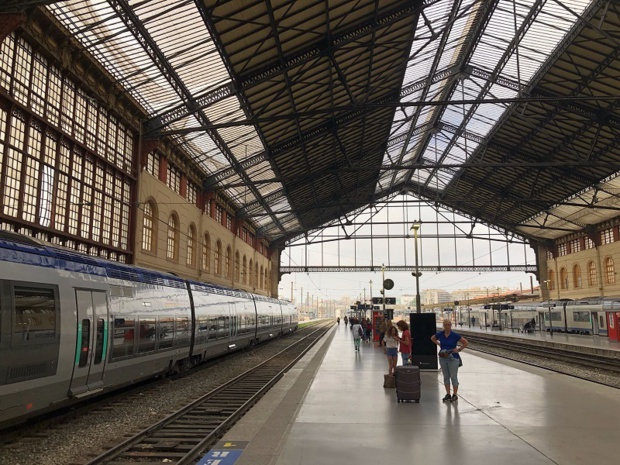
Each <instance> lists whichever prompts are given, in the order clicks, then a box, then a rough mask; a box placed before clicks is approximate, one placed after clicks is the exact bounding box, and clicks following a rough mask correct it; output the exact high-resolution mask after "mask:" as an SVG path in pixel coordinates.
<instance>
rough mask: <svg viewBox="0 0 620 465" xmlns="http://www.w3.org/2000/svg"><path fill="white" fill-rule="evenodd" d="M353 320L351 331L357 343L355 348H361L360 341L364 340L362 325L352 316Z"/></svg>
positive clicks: (354, 341) (354, 342)
mask: <svg viewBox="0 0 620 465" xmlns="http://www.w3.org/2000/svg"><path fill="white" fill-rule="evenodd" d="M351 321H352V322H353V326H352V327H351V331H353V344H354V345H355V350H357V351H359V350H360V342H361V341H362V333H363V331H362V325H361V324H359V322H358V321H357V319H355V320H354V319H353V318H351Z"/></svg>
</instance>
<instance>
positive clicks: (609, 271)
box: [605, 257, 616, 284]
mask: <svg viewBox="0 0 620 465" xmlns="http://www.w3.org/2000/svg"><path fill="white" fill-rule="evenodd" d="M605 276H606V278H607V284H614V283H615V282H616V272H615V271H614V260H613V258H611V257H607V258H606V259H605Z"/></svg>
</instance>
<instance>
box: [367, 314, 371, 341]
mask: <svg viewBox="0 0 620 465" xmlns="http://www.w3.org/2000/svg"><path fill="white" fill-rule="evenodd" d="M370 341H372V323H371V322H370V318H369V319H368V321H367V322H366V343H367V344H370Z"/></svg>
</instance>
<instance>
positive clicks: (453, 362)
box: [431, 319, 468, 402]
mask: <svg viewBox="0 0 620 465" xmlns="http://www.w3.org/2000/svg"><path fill="white" fill-rule="evenodd" d="M431 341H433V342H434V343H435V344H437V345H438V346H439V348H440V349H441V350H440V351H439V366H440V367H441V371H442V373H443V384H444V386H445V388H446V395H445V396H444V398H443V399H442V400H443V401H444V402H447V401H450V402H454V401H456V400H458V396H457V392H458V391H459V380H458V377H457V375H458V372H459V366H460V365H461V357H460V356H459V352H461V351H462V350H463V349H465V347H467V344H468V342H467V339H465V338H464V337H463V336H461V335H460V334H458V333H455V332H454V331H452V322H451V321H450V320H448V319H445V320H443V331H439V332H438V333H437V334H435V335H434V336H432V337H431ZM459 343H460V344H461V346H460V347H457V346H458V344H459ZM450 381H452V396H451V395H450Z"/></svg>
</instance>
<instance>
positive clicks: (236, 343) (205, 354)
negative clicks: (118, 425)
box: [0, 232, 297, 425]
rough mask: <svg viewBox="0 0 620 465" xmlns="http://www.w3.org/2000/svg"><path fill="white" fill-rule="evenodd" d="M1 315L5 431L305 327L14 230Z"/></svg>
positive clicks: (273, 305)
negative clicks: (13, 424)
mask: <svg viewBox="0 0 620 465" xmlns="http://www.w3.org/2000/svg"><path fill="white" fill-rule="evenodd" d="M0 308H1V313H0V425H6V423H7V422H9V421H12V420H15V419H20V420H21V419H24V418H26V417H28V416H32V415H34V414H37V413H40V412H43V411H46V410H51V409H53V408H55V407H57V406H60V405H63V404H67V403H70V402H74V401H76V400H78V399H80V398H84V397H89V396H95V395H97V394H99V393H101V392H103V391H108V390H111V389H115V388H118V387H120V386H123V385H127V384H130V383H134V382H136V381H139V380H142V379H145V378H150V377H153V376H156V375H160V374H164V373H168V372H175V371H180V370H182V369H187V368H190V367H192V366H193V365H195V364H197V363H200V362H201V361H203V360H205V359H207V358H210V357H214V356H217V355H220V354H222V353H226V352H228V351H231V350H235V349H237V348H241V347H245V346H247V345H251V344H254V343H256V342H259V341H261V340H265V339H269V338H271V337H276V336H278V335H280V334H282V333H284V332H289V331H293V330H295V329H296V328H297V316H296V309H295V307H294V306H292V305H290V304H288V303H286V302H281V301H278V300H276V299H270V298H267V297H263V296H256V295H252V294H249V293H247V292H244V291H237V290H230V289H225V288H222V287H218V286H213V285H207V284H205V283H198V282H191V281H185V280H183V279H181V278H178V277H176V276H173V275H169V274H166V273H159V272H155V271H151V270H147V269H143V268H138V267H134V266H129V265H125V264H120V263H116V262H111V261H107V260H103V259H99V258H96V257H91V256H86V255H81V254H78V253H75V252H72V251H67V250H64V249H61V248H58V247H53V246H51V245H48V244H45V243H42V242H40V241H37V240H36V239H33V238H30V237H27V236H22V235H19V234H14V233H7V232H1V233H0ZM267 335H268V337H267Z"/></svg>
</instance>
